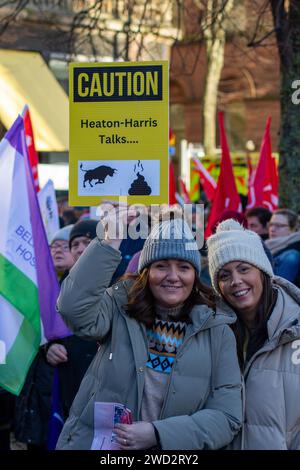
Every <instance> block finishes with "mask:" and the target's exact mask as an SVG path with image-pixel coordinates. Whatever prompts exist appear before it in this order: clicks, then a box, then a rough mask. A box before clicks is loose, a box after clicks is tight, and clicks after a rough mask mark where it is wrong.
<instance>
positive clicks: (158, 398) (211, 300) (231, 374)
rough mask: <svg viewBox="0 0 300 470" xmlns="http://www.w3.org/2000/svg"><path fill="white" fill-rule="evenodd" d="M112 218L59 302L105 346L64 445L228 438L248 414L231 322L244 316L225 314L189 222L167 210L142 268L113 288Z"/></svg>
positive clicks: (70, 320) (173, 445) (78, 327)
mask: <svg viewBox="0 0 300 470" xmlns="http://www.w3.org/2000/svg"><path fill="white" fill-rule="evenodd" d="M116 211H117V217H116V219H115V220H122V221H123V215H124V216H125V218H126V217H127V216H128V215H129V211H128V213H127V207H123V206H121V205H118V206H117V207H116ZM115 215H116V214H115ZM109 220H111V219H110V216H109V215H108V216H107V221H109ZM107 221H106V224H105V227H106V228H105V233H103V228H102V227H100V228H102V230H98V229H97V233H99V234H100V232H101V235H98V237H99V238H98V239H96V240H94V241H92V242H91V244H90V245H89V246H88V248H87V249H86V251H85V252H84V253H83V255H82V256H81V257H80V259H79V260H78V262H77V263H76V265H75V267H74V268H73V269H72V270H71V272H70V275H69V277H68V278H67V279H66V280H65V281H64V284H63V286H62V290H61V294H60V297H59V300H58V309H59V311H60V313H61V314H62V315H63V317H64V319H65V321H66V322H67V324H68V325H69V326H70V327H71V328H72V329H73V331H74V333H75V334H77V335H80V336H82V337H85V338H87V339H92V338H94V339H97V340H98V341H99V342H100V343H101V347H100V349H99V351H98V353H97V355H96V357H95V359H94V361H93V362H92V364H91V366H90V368H89V370H88V371H87V373H86V375H85V377H84V379H83V382H82V384H81V387H80V389H79V391H78V394H77V396H76V398H75V400H74V403H73V406H72V409H71V412H70V416H69V419H68V420H67V421H66V423H65V426H64V428H63V431H62V434H61V435H60V438H59V441H58V446H57V448H58V449H64V450H67V449H68V450H71V449H74V450H75V449H76V450H80V449H91V448H92V449H94V450H97V449H102V450H104V449H106V450H107V449H121V450H141V449H153V450H154V449H164V450H165V449H166V450H173V449H174V450H183V449H187V450H192V449H197V450H198V449H199V450H200V449H219V448H222V447H224V446H226V445H228V444H229V443H230V442H231V441H232V440H233V438H234V436H235V435H236V434H237V432H238V431H239V429H240V426H241V418H242V400H241V374H240V370H239V365H238V359H237V355H236V342H235V338H234V335H233V333H232V331H231V329H230V326H229V325H230V323H231V322H232V321H234V315H224V314H221V315H218V314H216V312H215V309H214V307H215V297H214V294H213V291H212V289H210V288H208V287H205V286H203V285H202V284H201V283H200V281H199V275H200V271H201V264H200V254H199V250H198V247H197V244H196V242H195V240H194V238H193V234H192V232H191V230H190V228H189V226H188V225H187V223H186V222H185V221H184V220H182V218H174V219H170V217H169V219H168V220H166V215H165V217H164V219H163V220H161V221H160V222H158V223H156V225H155V226H154V227H153V228H152V230H151V233H150V235H149V236H148V238H147V239H146V241H145V244H144V248H143V250H142V252H141V256H140V259H139V267H138V273H137V274H135V275H131V277H127V278H125V279H121V280H120V281H119V282H117V283H116V284H115V285H113V286H112V287H110V288H108V286H109V284H110V279H111V277H112V276H113V273H114V271H115V270H116V268H117V266H118V264H119V262H120V252H119V250H118V248H119V246H120V242H121V240H120V239H118V238H110V236H109V231H108V225H109V223H108V222H107ZM132 223H133V220H131V224H132ZM117 228H118V230H116V233H118V234H120V233H123V231H122V230H121V228H120V227H119V226H118V227H117ZM103 236H104V239H103ZM111 407H113V409H114V410H115V414H114V418H115V419H114V423H115V425H114V430H113V434H112V433H111V432H110V433H107V432H106V433H105V430H104V429H103V427H101V419H100V415H101V416H103V413H104V412H105V411H106V412H107V410H108V409H110V410H111ZM126 409H130V410H131V415H132V421H133V422H132V423H130V422H129V419H128V412H127V411H126ZM121 415H122V416H123V417H121V418H120V416H121Z"/></svg>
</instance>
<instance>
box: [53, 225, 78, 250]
mask: <svg viewBox="0 0 300 470" xmlns="http://www.w3.org/2000/svg"><path fill="white" fill-rule="evenodd" d="M72 228H73V224H70V225H66V226H65V227H63V228H60V229H59V230H57V232H55V234H54V235H53V237H52V239H51V243H50V245H52V243H53V242H55V241H56V240H64V241H66V242H68V241H69V237H70V233H71V230H72Z"/></svg>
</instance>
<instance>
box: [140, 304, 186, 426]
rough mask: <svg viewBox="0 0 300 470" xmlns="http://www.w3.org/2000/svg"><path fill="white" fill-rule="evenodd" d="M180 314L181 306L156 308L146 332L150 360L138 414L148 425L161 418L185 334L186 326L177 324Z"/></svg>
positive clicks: (181, 323)
mask: <svg viewBox="0 0 300 470" xmlns="http://www.w3.org/2000/svg"><path fill="white" fill-rule="evenodd" d="M180 310H181V306H179V307H176V308H173V309H167V308H163V307H160V306H157V307H156V319H155V321H154V324H153V327H152V328H148V329H147V338H148V344H149V356H148V362H147V367H146V371H145V387H144V393H143V401H142V410H141V418H142V420H143V421H148V422H151V421H154V420H156V419H158V418H159V416H160V412H161V409H162V406H163V402H164V398H165V395H166V393H167V389H168V385H169V377H170V372H171V370H172V365H173V362H174V360H175V357H176V354H177V350H178V348H179V347H180V346H181V345H182V343H183V340H184V336H185V331H186V323H184V322H180V321H176V317H178V316H179V313H180Z"/></svg>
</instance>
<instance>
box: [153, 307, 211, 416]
mask: <svg viewBox="0 0 300 470" xmlns="http://www.w3.org/2000/svg"><path fill="white" fill-rule="evenodd" d="M209 319H210V316H209V317H208V318H207V319H206V320H205V322H204V323H203V324H202V325H201V328H199V329H198V330H197V331H194V332H193V333H192V334H190V335H189V336H188V337H187V338H186V339H185V340H184V342H183V344H182V345H181V346H180V347H179V349H178V351H177V354H176V359H175V361H174V362H173V365H172V368H171V372H170V375H169V381H168V388H167V391H166V394H165V398H164V401H163V404H162V407H161V411H160V415H159V418H158V419H162V416H163V412H164V411H165V408H166V404H167V401H168V398H169V392H170V385H171V379H172V375H173V370H174V366H176V365H177V358H178V355H179V353H181V352H182V350H183V348H184V347H185V346H186V344H187V343H188V341H190V339H191V338H192V337H193V336H195V335H197V334H198V333H200V331H202V330H203V326H204V325H206V323H207V322H208V320H209Z"/></svg>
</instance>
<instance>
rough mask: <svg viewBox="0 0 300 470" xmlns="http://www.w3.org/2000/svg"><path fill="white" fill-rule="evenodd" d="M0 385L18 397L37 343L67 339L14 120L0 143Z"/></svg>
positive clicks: (23, 145) (22, 136)
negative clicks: (57, 307)
mask: <svg viewBox="0 0 300 470" xmlns="http://www.w3.org/2000/svg"><path fill="white" fill-rule="evenodd" d="M0 187H1V192H2V198H1V199H0V214H1V222H2V223H1V230H0V349H1V358H0V386H1V387H3V388H5V389H6V390H8V391H10V392H11V393H14V394H16V395H18V394H19V393H20V391H21V389H22V386H23V383H24V381H25V378H26V374H27V371H28V369H29V367H30V365H31V363H32V361H33V359H34V357H35V355H36V353H37V350H38V348H39V346H40V345H41V344H44V343H45V342H46V341H49V340H52V339H56V338H61V337H64V336H68V335H69V334H70V331H69V330H68V328H67V327H66V325H65V324H64V322H63V320H62V319H61V317H60V316H59V314H58V313H57V312H56V309H55V305H56V299H57V297H58V294H59V283H58V280H57V277H56V273H55V269H54V265H53V261H52V258H51V254H50V250H49V246H48V242H47V237H46V233H45V229H44V225H43V221H42V217H41V213H40V209H39V204H38V200H37V196H36V192H35V189H34V182H33V177H32V173H31V168H30V164H29V160H28V154H27V147H26V143H25V133H24V122H23V119H22V118H21V117H20V116H19V117H18V118H17V119H16V121H15V122H14V124H13V126H12V127H11V128H10V130H9V131H8V132H7V133H6V135H5V136H4V138H3V139H2V141H1V143H0Z"/></svg>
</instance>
